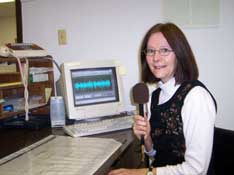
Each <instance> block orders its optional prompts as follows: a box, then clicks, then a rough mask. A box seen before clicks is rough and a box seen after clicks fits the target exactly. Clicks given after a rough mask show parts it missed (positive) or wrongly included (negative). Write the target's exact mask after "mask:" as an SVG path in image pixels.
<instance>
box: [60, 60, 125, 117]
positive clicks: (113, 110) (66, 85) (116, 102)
mask: <svg viewBox="0 0 234 175" xmlns="http://www.w3.org/2000/svg"><path fill="white" fill-rule="evenodd" d="M61 85H62V86H61ZM60 86H61V88H60V90H62V94H63V96H64V101H65V105H66V115H67V117H68V118H69V119H75V120H83V119H91V118H95V119H97V118H101V117H104V116H111V115H114V114H119V113H121V112H123V95H122V93H123V91H122V80H121V73H120V65H119V64H118V61H115V60H85V61H76V62H65V63H63V64H62V65H61V77H60Z"/></svg>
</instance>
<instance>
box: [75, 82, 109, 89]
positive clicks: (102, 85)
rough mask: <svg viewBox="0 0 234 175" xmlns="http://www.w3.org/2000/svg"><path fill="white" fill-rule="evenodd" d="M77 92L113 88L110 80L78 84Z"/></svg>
mask: <svg viewBox="0 0 234 175" xmlns="http://www.w3.org/2000/svg"><path fill="white" fill-rule="evenodd" d="M74 87H75V89H76V90H89V89H104V88H110V87H111V81H110V80H99V81H86V82H77V83H75V84H74Z"/></svg>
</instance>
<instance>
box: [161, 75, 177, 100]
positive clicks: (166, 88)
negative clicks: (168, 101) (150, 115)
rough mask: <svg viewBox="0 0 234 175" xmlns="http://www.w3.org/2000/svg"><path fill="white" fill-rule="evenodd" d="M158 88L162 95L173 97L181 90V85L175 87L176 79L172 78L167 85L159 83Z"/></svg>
mask: <svg viewBox="0 0 234 175" xmlns="http://www.w3.org/2000/svg"><path fill="white" fill-rule="evenodd" d="M158 86H159V87H160V89H161V93H163V94H164V95H166V96H170V97H171V96H172V95H173V94H174V93H175V91H176V90H177V89H178V88H179V86H180V85H178V84H177V85H175V77H173V78H171V79H170V80H169V81H167V82H166V83H163V82H162V81H160V82H159V83H158Z"/></svg>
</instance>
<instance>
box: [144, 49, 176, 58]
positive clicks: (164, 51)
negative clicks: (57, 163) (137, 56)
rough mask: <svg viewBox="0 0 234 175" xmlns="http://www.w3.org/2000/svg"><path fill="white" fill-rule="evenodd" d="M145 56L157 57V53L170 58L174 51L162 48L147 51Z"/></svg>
mask: <svg viewBox="0 0 234 175" xmlns="http://www.w3.org/2000/svg"><path fill="white" fill-rule="evenodd" d="M143 52H144V54H145V55H146V56H151V57H152V56H155V54H156V52H158V53H159V55H160V56H168V55H169V54H170V52H173V50H170V49H168V48H160V49H158V50H157V49H145V50H144V51H143Z"/></svg>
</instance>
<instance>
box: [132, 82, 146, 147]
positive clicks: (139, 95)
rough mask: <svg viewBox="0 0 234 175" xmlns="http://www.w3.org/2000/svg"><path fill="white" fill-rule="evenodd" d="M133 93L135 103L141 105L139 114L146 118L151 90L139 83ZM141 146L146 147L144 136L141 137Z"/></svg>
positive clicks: (134, 87)
mask: <svg viewBox="0 0 234 175" xmlns="http://www.w3.org/2000/svg"><path fill="white" fill-rule="evenodd" d="M132 93H133V101H134V103H136V104H139V114H140V115H141V116H142V117H144V104H145V103H147V102H148V100H149V89H148V87H147V86H146V85H145V83H137V84H136V85H135V86H133V89H132ZM141 145H144V136H141Z"/></svg>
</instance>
